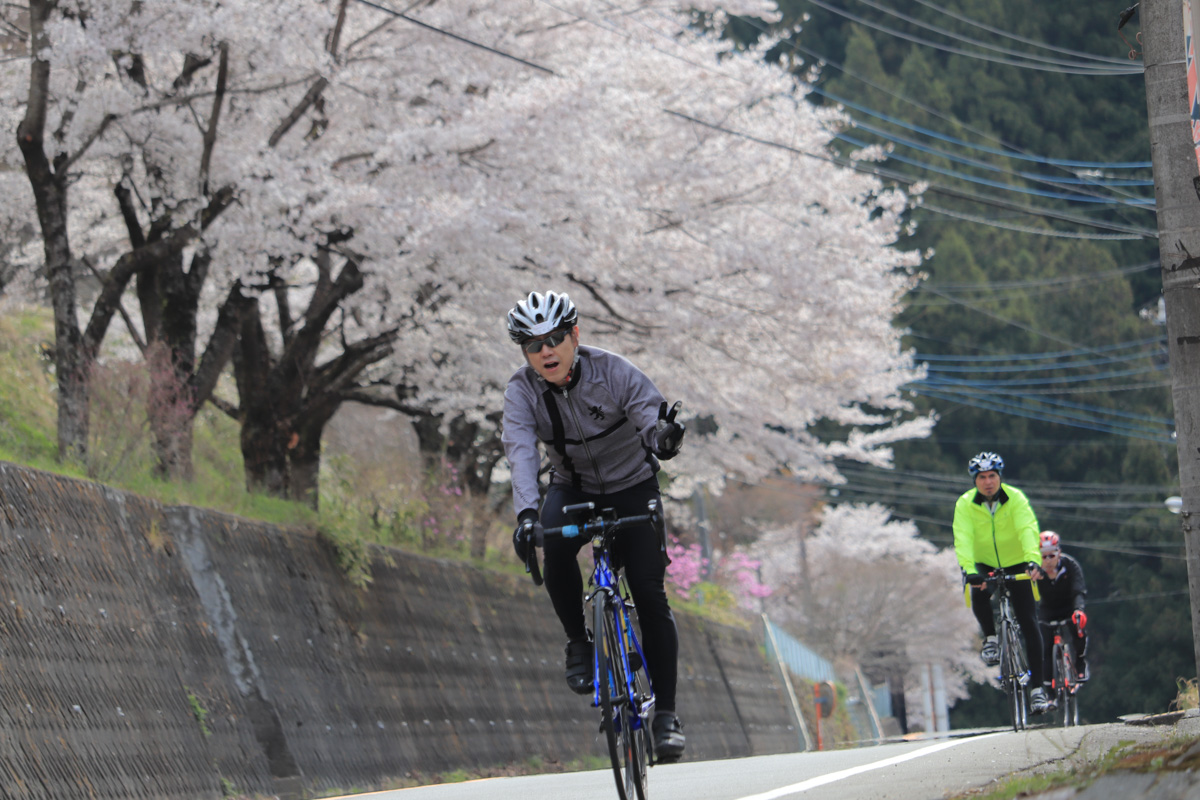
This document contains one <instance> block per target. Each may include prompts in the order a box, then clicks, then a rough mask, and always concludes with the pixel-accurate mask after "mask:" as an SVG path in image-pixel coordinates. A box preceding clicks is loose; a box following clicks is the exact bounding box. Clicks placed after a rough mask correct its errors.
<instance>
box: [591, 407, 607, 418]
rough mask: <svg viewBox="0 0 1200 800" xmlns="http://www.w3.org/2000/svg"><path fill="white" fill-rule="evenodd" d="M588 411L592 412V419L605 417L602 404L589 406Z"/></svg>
mask: <svg viewBox="0 0 1200 800" xmlns="http://www.w3.org/2000/svg"><path fill="white" fill-rule="evenodd" d="M588 411H590V412H591V413H592V419H604V409H603V408H601V407H600V406H588Z"/></svg>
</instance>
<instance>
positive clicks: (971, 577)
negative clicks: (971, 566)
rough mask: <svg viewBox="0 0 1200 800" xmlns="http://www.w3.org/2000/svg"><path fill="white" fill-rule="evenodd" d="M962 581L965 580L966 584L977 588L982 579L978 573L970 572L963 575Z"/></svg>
mask: <svg viewBox="0 0 1200 800" xmlns="http://www.w3.org/2000/svg"><path fill="white" fill-rule="evenodd" d="M963 580H965V581H966V582H967V583H969V584H971V585H972V586H977V585H979V584H981V583H983V580H984V578H983V576H982V575H980V574H979V573H978V572H971V573H969V574H967V575H964V576H963Z"/></svg>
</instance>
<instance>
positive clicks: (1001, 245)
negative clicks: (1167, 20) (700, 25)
mask: <svg viewBox="0 0 1200 800" xmlns="http://www.w3.org/2000/svg"><path fill="white" fill-rule="evenodd" d="M1124 8H1125V6H1124V5H1123V4H1120V3H1118V4H1110V3H1071V4H1062V3H1037V2H1032V0H1005V1H1004V2H1002V1H1001V0H941V1H940V2H932V0H915V1H913V0H910V1H909V2H902V0H883V1H882V2H874V0H781V2H780V9H781V11H782V15H783V19H782V20H781V21H779V22H777V23H775V24H773V25H767V24H766V23H763V22H761V21H759V20H752V19H745V18H740V19H737V20H734V21H733V23H732V24H731V26H730V27H729V29H728V31H727V33H728V34H729V35H730V36H731V38H734V39H736V40H738V41H740V42H750V41H755V40H758V39H760V38H761V37H763V36H764V35H766V34H768V33H770V34H774V35H778V34H780V33H781V32H784V33H785V39H784V41H783V43H782V44H780V45H778V46H776V47H774V48H773V50H772V53H771V54H772V57H776V58H780V59H785V60H788V61H791V62H793V63H794V64H795V65H796V70H797V72H798V73H800V74H803V75H805V76H807V77H808V78H809V79H810V80H811V83H812V85H813V92H812V94H811V96H810V99H811V101H813V102H815V103H818V104H821V105H828V106H834V107H840V108H842V109H843V110H844V111H845V113H846V114H847V116H848V118H849V120H850V121H851V122H850V123H848V124H847V125H846V127H845V129H844V130H842V132H841V137H840V146H841V147H842V149H843V152H844V153H845V154H847V155H849V154H850V153H852V152H854V151H856V150H861V149H862V148H866V147H875V148H879V150H880V152H881V153H882V155H883V157H882V158H881V159H880V160H878V161H873V162H866V163H863V164H862V165H861V167H860V168H861V169H864V170H869V171H875V172H876V173H877V174H880V175H882V176H885V177H887V178H888V179H890V180H894V181H896V182H897V183H898V184H900V185H905V186H909V185H913V184H914V183H916V182H927V188H926V190H925V192H924V196H923V205H922V207H921V208H918V209H916V210H915V211H913V212H912V213H911V215H910V221H911V222H912V223H913V230H912V233H911V236H910V237H909V238H908V239H907V240H906V241H905V242H903V243H902V244H910V245H912V246H915V247H919V248H921V249H922V250H925V251H926V252H927V253H929V254H930V255H929V257H928V258H927V259H926V261H925V262H924V264H923V267H922V269H923V271H924V272H925V273H926V275H927V278H926V280H925V281H924V283H923V284H922V285H921V286H920V287H919V288H918V289H917V290H916V291H914V292H912V293H910V294H909V296H908V298H907V300H906V303H905V306H904V310H903V312H902V314H901V315H900V317H899V319H898V324H899V325H901V326H903V327H904V328H905V329H906V330H907V336H906V339H905V341H906V345H907V346H909V347H911V348H912V350H914V351H915V352H916V353H917V355H918V360H919V361H920V362H922V363H924V364H925V365H926V367H927V370H928V373H927V376H926V377H925V378H924V379H923V380H921V381H919V382H916V383H914V384H912V385H910V387H909V388H910V389H911V390H912V392H913V393H914V401H915V402H916V403H917V404H918V406H919V407H920V408H921V409H923V410H933V411H934V412H936V414H937V416H938V424H937V427H936V429H935V431H934V434H933V436H931V437H930V438H929V439H925V440H919V441H912V442H904V443H900V444H898V445H897V446H896V448H895V469H894V470H892V471H884V470H876V469H869V468H864V467H861V466H855V465H850V464H847V465H844V468H843V474H844V475H845V476H846V477H847V479H848V483H847V484H846V485H843V486H839V487H836V490H835V491H832V492H831V496H830V500H831V501H832V502H835V503H841V502H861V501H877V502H881V503H885V504H887V505H889V506H891V507H892V508H894V509H895V510H896V513H897V515H899V516H902V517H905V518H910V519H913V520H915V521H916V522H917V523H918V525H919V527H920V529H921V532H922V534H923V535H924V536H926V537H928V538H929V539H931V540H933V541H935V542H937V543H939V544H942V545H945V544H948V543H949V542H950V541H951V531H950V520H951V516H952V509H953V503H954V499H955V498H956V497H957V496H958V494H960V493H961V492H963V491H965V490H967V489H968V488H970V480H969V478H968V476H967V473H966V462H967V459H968V458H969V457H970V456H971V455H972V454H974V453H976V452H978V451H981V450H995V451H998V452H1000V453H1001V454H1002V455H1003V456H1004V458H1005V460H1006V462H1007V464H1008V469H1007V471H1006V472H1005V479H1006V480H1008V481H1010V482H1012V483H1014V484H1016V485H1017V486H1020V487H1022V488H1023V489H1025V490H1026V492H1027V493H1028V494H1029V496H1030V498H1031V500H1032V501H1033V503H1034V507H1035V510H1036V511H1037V513H1038V516H1039V519H1040V521H1041V523H1042V527H1043V529H1054V530H1056V531H1058V532H1059V533H1060V534H1061V535H1062V537H1063V540H1064V543H1065V550H1066V551H1067V552H1069V553H1071V554H1073V555H1075V556H1077V557H1078V558H1079V559H1080V560H1081V562H1082V563H1083V566H1084V569H1085V571H1086V575H1087V582H1088V588H1089V601H1088V612H1089V619H1090V620H1091V623H1090V626H1089V628H1090V630H1091V631H1092V634H1093V635H1092V647H1091V663H1092V666H1093V676H1094V678H1093V681H1092V683H1091V685H1089V686H1088V687H1087V697H1086V698H1085V699H1084V701H1083V703H1082V704H1081V707H1082V712H1083V715H1084V716H1085V717H1087V718H1088V719H1090V720H1093V721H1101V720H1108V719H1112V718H1114V717H1115V716H1117V715H1119V714H1123V713H1127V712H1136V711H1161V710H1163V709H1165V708H1166V706H1167V704H1168V702H1169V701H1170V700H1171V699H1172V698H1173V697H1174V696H1175V694H1176V679H1177V678H1179V677H1190V676H1192V675H1193V674H1194V671H1195V669H1194V663H1193V656H1192V639H1191V628H1190V622H1189V615H1188V598H1187V594H1186V588H1187V577H1186V568H1185V565H1184V561H1183V546H1182V537H1181V535H1180V531H1179V525H1178V519H1177V518H1176V517H1173V516H1172V515H1171V514H1170V513H1169V512H1168V511H1167V510H1166V508H1165V507H1164V505H1163V500H1164V499H1165V498H1166V497H1168V496H1170V495H1173V494H1176V493H1177V492H1176V486H1177V479H1176V477H1175V476H1176V454H1175V449H1174V446H1173V438H1172V428H1173V414H1172V409H1171V398H1170V395H1169V386H1168V381H1169V377H1168V373H1167V371H1166V369H1167V365H1166V356H1165V352H1166V351H1165V345H1164V329H1163V327H1162V326H1161V325H1159V324H1156V321H1155V318H1156V316H1157V301H1158V295H1159V291H1160V285H1161V284H1160V279H1159V272H1158V264H1157V260H1158V245H1157V241H1156V237H1155V224H1156V223H1155V215H1154V199H1153V198H1154V194H1153V186H1152V181H1151V172H1150V164H1149V162H1150V146H1149V141H1148V135H1147V121H1146V104H1145V103H1146V101H1145V91H1144V84H1143V77H1142V72H1141V61H1140V57H1139V58H1133V59H1131V58H1130V47H1129V45H1128V44H1127V41H1128V42H1129V43H1136V40H1135V34H1136V31H1137V26H1138V19H1137V16H1136V15H1134V16H1133V18H1132V20H1131V21H1130V22H1129V24H1128V25H1127V26H1126V27H1125V28H1124V29H1122V30H1121V31H1118V27H1117V26H1118V17H1119V15H1120V13H1121V12H1122V10H1123V9H1124ZM789 30H790V31H792V32H791V33H790V34H788V33H786V32H787V31H789ZM1123 36H1124V38H1123ZM1134 55H1135V56H1136V55H1138V54H1137V53H1136V52H1135V53H1134ZM918 185H919V184H918ZM1139 312H1142V313H1141V314H1139ZM946 602H947V603H951V602H961V597H947V598H946ZM999 698H1000V694H999V692H996V691H993V690H992V689H990V688H987V687H980V686H978V685H976V688H975V689H974V690H973V692H972V698H971V700H970V701H967V702H964V703H960V704H959V706H958V707H957V708H955V709H954V710H953V711H952V721H953V724H954V725H955V726H964V725H973V724H995V723H996V722H997V721H998V720H1000V719H1002V717H1003V711H1002V710H1000V705H999Z"/></svg>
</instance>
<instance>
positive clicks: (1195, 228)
mask: <svg viewBox="0 0 1200 800" xmlns="http://www.w3.org/2000/svg"><path fill="white" fill-rule="evenodd" d="M1185 2H1189V3H1190V0H1143V2H1142V3H1141V5H1140V7H1139V14H1140V17H1141V28H1142V46H1143V65H1144V68H1145V79H1146V109H1147V111H1148V113H1149V121H1150V155H1151V159H1152V160H1153V163H1154V199H1155V205H1156V207H1157V211H1158V254H1159V260H1160V263H1161V266H1162V281H1163V299H1164V301H1165V304H1166V312H1167V352H1168V354H1169V356H1170V359H1171V387H1172V388H1171V394H1172V398H1173V400H1174V403H1175V436H1176V442H1175V444H1176V453H1177V455H1178V458H1179V490H1180V495H1181V496H1182V498H1183V505H1182V509H1181V512H1180V515H1179V518H1180V521H1181V522H1182V525H1183V538H1184V544H1185V545H1186V547H1187V570H1188V587H1189V589H1190V592H1189V594H1190V596H1191V609H1192V647H1193V654H1194V655H1195V658H1196V665H1197V674H1200V630H1198V629H1197V627H1198V625H1200V288H1198V287H1200V167H1197V161H1196V145H1195V141H1194V139H1193V137H1192V126H1191V113H1190V111H1191V106H1190V102H1189V98H1188V75H1187V70H1188V66H1187V62H1186V56H1187V53H1186V43H1185V30H1184V13H1183V4H1184V3H1185ZM1187 34H1188V35H1190V34H1191V31H1187Z"/></svg>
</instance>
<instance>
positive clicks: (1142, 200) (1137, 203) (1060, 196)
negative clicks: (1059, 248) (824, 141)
mask: <svg viewBox="0 0 1200 800" xmlns="http://www.w3.org/2000/svg"><path fill="white" fill-rule="evenodd" d="M836 138H838V139H841V140H842V141H845V142H849V143H850V144H852V145H854V146H855V147H861V148H866V147H870V146H871V143H870V142H864V141H863V140H861V139H857V138H855V137H853V136H850V135H848V134H845V133H839V134H838V135H837V137H836ZM887 159H889V160H892V161H898V162H900V163H901V164H908V165H909V166H913V167H917V168H918V169H923V170H925V171H927V172H935V173H937V174H939V175H945V176H947V177H949V178H958V179H959V180H961V181H967V182H968V183H974V184H978V185H980V186H990V187H992V188H994V189H1003V190H1005V191H1008V192H1017V193H1019V194H1029V195H1035V196H1037V197H1045V198H1048V199H1051V200H1066V201H1068V202H1072V203H1105V204H1108V205H1113V206H1129V207H1133V208H1141V207H1143V206H1147V207H1148V206H1152V205H1153V204H1154V198H1153V197H1136V198H1129V199H1125V200H1119V199H1116V198H1113V197H1101V196H1096V195H1094V194H1081V193H1078V192H1075V193H1066V192H1049V191H1046V190H1045V189H1030V188H1027V187H1024V186H1014V185H1012V184H1011V183H1004V182H1002V181H993V180H988V179H987V178H980V177H978V176H975V175H969V174H967V173H965V172H960V171H958V170H952V169H947V168H945V167H939V166H936V165H934V164H930V163H928V162H926V161H918V160H917V159H915V158H908V157H907V156H902V155H898V154H897V153H888V154H887Z"/></svg>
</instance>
